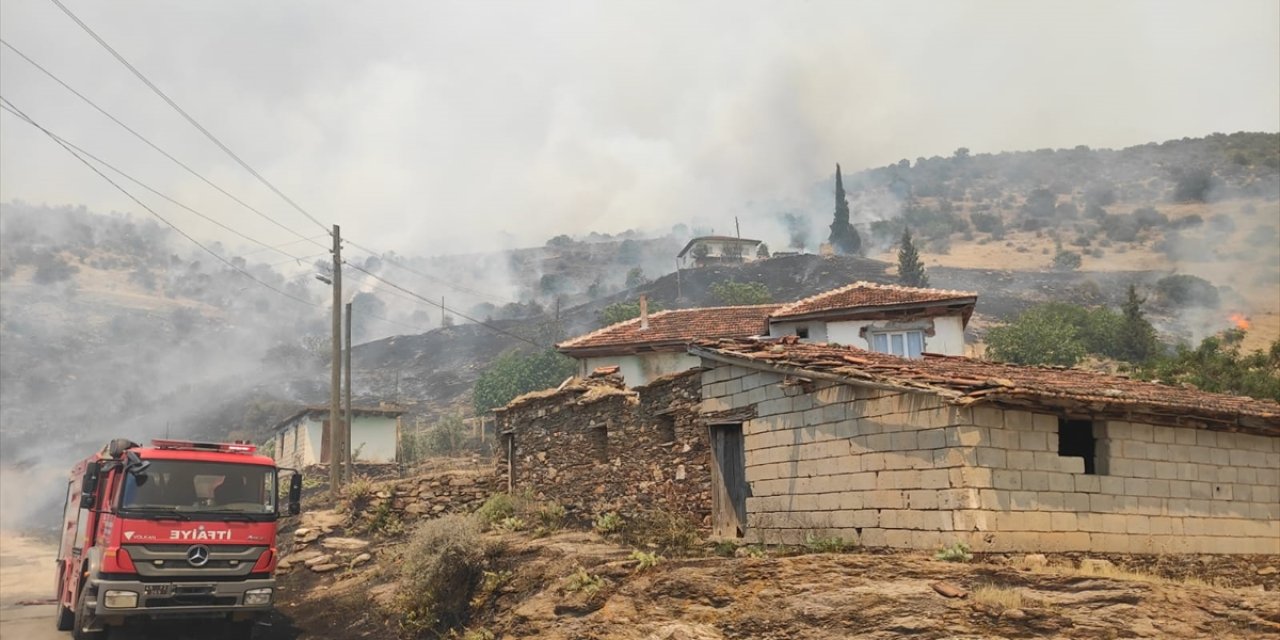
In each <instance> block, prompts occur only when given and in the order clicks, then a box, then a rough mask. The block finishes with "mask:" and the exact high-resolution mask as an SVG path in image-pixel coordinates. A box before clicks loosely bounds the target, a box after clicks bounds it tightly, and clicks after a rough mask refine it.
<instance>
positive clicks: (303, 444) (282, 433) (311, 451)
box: [272, 406, 404, 469]
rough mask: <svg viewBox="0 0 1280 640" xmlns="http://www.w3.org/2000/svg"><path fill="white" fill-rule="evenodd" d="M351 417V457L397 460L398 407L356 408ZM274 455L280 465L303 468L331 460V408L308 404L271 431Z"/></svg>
mask: <svg viewBox="0 0 1280 640" xmlns="http://www.w3.org/2000/svg"><path fill="white" fill-rule="evenodd" d="M352 413H353V414H354V417H353V418H352V420H351V452H352V456H351V457H352V459H353V460H354V461H355V462H357V463H360V462H363V463H370V464H387V463H394V462H396V461H398V459H399V456H398V446H397V445H398V443H399V440H400V416H401V415H402V414H403V413H404V412H403V411H401V410H398V409H374V408H368V407H356V408H355V409H354V410H353V412H352ZM272 440H273V443H274V445H275V452H274V455H273V457H274V458H275V460H276V462H277V463H279V464H280V465H281V466H285V467H293V468H298V469H301V468H302V467H305V466H308V465H313V464H320V463H326V464H327V463H328V462H329V442H330V436H329V407H319V406H316V407H306V408H304V409H301V410H299V411H298V412H297V413H295V414H293V415H291V416H289V417H288V418H285V419H284V420H282V421H280V422H279V423H278V424H277V425H276V426H275V428H274V429H273V430H272Z"/></svg>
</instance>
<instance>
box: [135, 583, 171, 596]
mask: <svg viewBox="0 0 1280 640" xmlns="http://www.w3.org/2000/svg"><path fill="white" fill-rule="evenodd" d="M142 589H143V593H145V594H146V595H149V596H167V595H169V594H171V593H173V585H171V584H148V585H144V586H143V587H142Z"/></svg>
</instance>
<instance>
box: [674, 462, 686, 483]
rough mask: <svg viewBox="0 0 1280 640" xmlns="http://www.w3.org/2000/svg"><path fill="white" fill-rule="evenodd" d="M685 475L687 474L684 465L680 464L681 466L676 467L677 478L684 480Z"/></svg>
mask: <svg viewBox="0 0 1280 640" xmlns="http://www.w3.org/2000/svg"><path fill="white" fill-rule="evenodd" d="M685 475H686V474H685V469H684V465H679V466H677V467H676V480H684V479H685Z"/></svg>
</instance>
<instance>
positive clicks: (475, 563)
mask: <svg viewBox="0 0 1280 640" xmlns="http://www.w3.org/2000/svg"><path fill="white" fill-rule="evenodd" d="M491 553H492V549H491V548H490V547H488V545H486V544H485V542H484V541H483V539H482V537H481V531H480V522H479V520H478V519H477V518H475V517H473V516H463V515H458V514H453V515H447V516H443V517H440V518H435V519H433V520H427V521H425V522H423V523H422V524H421V525H419V526H418V528H417V529H416V530H415V531H414V533H413V537H412V538H411V539H410V541H409V544H408V546H407V548H406V550H405V553H404V557H403V562H402V564H401V565H400V588H399V591H398V593H397V603H398V605H399V608H400V609H401V611H400V614H401V625H402V626H404V627H405V628H406V630H408V631H411V632H413V633H417V634H424V633H434V634H442V633H444V632H446V631H447V630H449V629H454V628H457V627H460V626H462V625H463V624H465V623H466V619H467V615H468V611H469V603H470V601H471V597H472V595H473V593H474V591H475V589H476V587H477V585H479V584H480V581H481V580H482V579H483V576H484V570H485V567H486V564H487V563H488V560H489V557H490V555H491Z"/></svg>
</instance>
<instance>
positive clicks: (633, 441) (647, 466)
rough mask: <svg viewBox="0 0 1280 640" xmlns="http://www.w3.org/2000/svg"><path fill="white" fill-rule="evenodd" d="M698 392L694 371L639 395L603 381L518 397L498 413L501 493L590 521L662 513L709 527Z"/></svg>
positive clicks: (607, 378) (606, 377) (609, 378)
mask: <svg viewBox="0 0 1280 640" xmlns="http://www.w3.org/2000/svg"><path fill="white" fill-rule="evenodd" d="M701 385H702V383H701V374H700V372H699V371H697V370H691V371H684V372H681V373H677V374H674V375H669V376H665V377H662V378H659V379H657V380H654V381H652V382H650V383H649V384H647V385H644V386H640V387H637V388H635V389H628V388H627V387H626V385H625V384H624V383H623V382H622V380H621V379H619V378H618V377H617V376H616V375H611V374H608V373H604V374H596V375H593V376H591V377H587V378H578V379H574V380H572V381H570V382H568V383H566V384H565V385H563V386H561V387H560V388H558V389H548V390H546V391H541V392H534V393H530V394H526V395H524V396H521V397H519V398H516V399H515V400H513V401H511V403H510V404H508V405H507V406H505V407H503V408H501V409H498V410H496V411H494V418H495V422H496V426H497V429H498V433H499V434H500V438H501V440H500V442H499V446H498V447H497V448H496V449H497V453H498V455H497V459H498V460H497V464H498V475H499V477H500V480H501V484H505V488H506V489H507V490H508V491H510V492H513V493H518V492H520V491H523V490H525V489H529V490H532V491H534V492H536V493H539V494H542V495H543V496H546V497H549V498H551V499H554V500H556V501H557V502H559V503H560V504H562V505H564V506H565V507H566V509H567V510H568V511H569V513H570V514H571V515H573V517H575V518H576V519H579V520H581V521H583V522H589V521H590V519H592V518H594V517H595V516H597V515H600V514H603V513H608V512H610V511H614V512H618V513H622V514H625V515H635V514H636V513H638V512H639V511H643V510H647V509H662V510H664V511H668V512H672V513H679V514H683V515H685V516H687V517H689V518H690V519H691V520H693V521H694V522H697V523H703V524H709V523H710V518H709V516H710V512H711V497H710V493H709V491H710V486H711V472H710V469H709V468H708V467H707V464H708V455H707V445H706V436H705V434H704V433H703V432H702V429H703V427H702V426H701V425H700V424H699V423H698V405H699V402H700V401H701V398H700V395H699V394H700V391H701Z"/></svg>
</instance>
